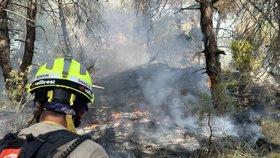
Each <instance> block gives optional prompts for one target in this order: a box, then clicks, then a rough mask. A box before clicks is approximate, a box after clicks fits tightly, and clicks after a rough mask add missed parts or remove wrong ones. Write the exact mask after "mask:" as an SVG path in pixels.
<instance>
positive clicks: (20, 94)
mask: <svg viewBox="0 0 280 158" xmlns="http://www.w3.org/2000/svg"><path fill="white" fill-rule="evenodd" d="M30 70H31V67H29V68H28V70H27V71H26V72H21V71H20V70H12V71H11V72H10V74H9V78H8V79H7V80H6V90H5V91H4V95H5V96H7V98H8V99H9V100H10V102H11V103H12V105H16V106H17V110H19V109H20V108H21V107H22V105H24V104H25V103H26V102H27V101H28V99H27V98H28V97H27V89H26V83H27V76H28V74H29V72H30Z"/></svg>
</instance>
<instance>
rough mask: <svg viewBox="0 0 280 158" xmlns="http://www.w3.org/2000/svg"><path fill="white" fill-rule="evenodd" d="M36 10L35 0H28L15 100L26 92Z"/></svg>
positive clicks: (18, 99) (32, 50) (32, 49)
mask: <svg viewBox="0 0 280 158" xmlns="http://www.w3.org/2000/svg"><path fill="white" fill-rule="evenodd" d="M36 12H37V0H29V1H28V8H27V13H26V16H27V18H28V20H26V37H25V49H24V55H23V58H22V63H21V65H20V69H19V71H18V76H19V78H18V81H17V85H16V86H17V87H16V89H17V93H16V94H17V96H16V100H17V101H20V100H21V99H24V98H23V97H24V96H25V94H26V93H25V92H26V89H25V87H26V84H27V75H28V68H29V67H30V65H31V64H32V59H33V54H34V43H35V36H36V26H35V20H36Z"/></svg>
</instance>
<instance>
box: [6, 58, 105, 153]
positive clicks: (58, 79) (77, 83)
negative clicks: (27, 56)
mask: <svg viewBox="0 0 280 158" xmlns="http://www.w3.org/2000/svg"><path fill="white" fill-rule="evenodd" d="M28 91H29V92H31V93H32V94H35V98H34V106H35V110H34V117H35V118H36V120H37V122H38V123H35V124H33V125H32V126H29V127H27V128H25V129H23V130H22V131H20V132H18V133H9V134H7V135H6V136H5V137H4V139H2V140H0V158H2V157H3V158H4V157H5V158H16V157H22V158H44V157H68V158H81V157H83V158H90V157H91V158H93V157H94V158H108V155H107V153H106V152H105V150H104V149H103V148H102V147H101V146H100V145H98V144H97V143H95V142H94V141H92V140H91V139H90V136H88V135H83V136H80V135H78V134H76V130H75V127H78V126H79V125H80V121H81V120H82V119H83V118H84V115H85V112H86V111H87V110H88V106H87V104H88V103H93V102H94V94H93V92H92V80H91V77H90V75H89V73H88V71H87V70H86V69H85V68H84V67H83V66H82V65H81V64H80V63H79V62H77V61H76V60H74V59H72V57H71V56H66V57H65V58H57V59H55V60H53V61H50V62H48V63H45V64H44V65H43V66H41V67H40V68H39V70H38V72H37V73H36V75H35V79H34V81H33V82H32V83H31V84H30V85H29V87H28Z"/></svg>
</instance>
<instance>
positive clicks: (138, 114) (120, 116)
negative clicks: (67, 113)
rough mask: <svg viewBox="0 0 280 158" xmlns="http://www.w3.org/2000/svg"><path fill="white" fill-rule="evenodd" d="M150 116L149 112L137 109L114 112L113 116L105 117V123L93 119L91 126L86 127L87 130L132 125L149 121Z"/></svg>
mask: <svg viewBox="0 0 280 158" xmlns="http://www.w3.org/2000/svg"><path fill="white" fill-rule="evenodd" d="M147 121H149V116H148V113H147V112H143V111H140V110H135V111H133V112H112V114H111V116H108V117H105V118H104V120H103V121H102V122H103V123H100V122H97V121H93V122H92V123H91V125H90V126H88V127H86V128H85V129H86V130H90V129H98V128H108V127H118V126H124V127H130V126H132V124H133V123H136V122H137V123H139V122H147Z"/></svg>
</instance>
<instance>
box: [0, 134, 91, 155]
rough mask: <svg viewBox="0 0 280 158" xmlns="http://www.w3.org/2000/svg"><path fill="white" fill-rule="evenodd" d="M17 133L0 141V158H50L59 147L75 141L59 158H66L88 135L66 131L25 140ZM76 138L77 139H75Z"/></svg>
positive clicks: (28, 137)
mask: <svg viewBox="0 0 280 158" xmlns="http://www.w3.org/2000/svg"><path fill="white" fill-rule="evenodd" d="M17 134H18V133H8V134H7V135H6V136H5V137H4V138H3V139H1V140H0V158H51V157H53V155H54V154H55V153H56V151H57V150H56V149H57V148H59V147H60V146H62V145H64V144H66V143H68V142H70V141H72V140H74V139H76V140H75V141H74V142H73V143H72V144H71V145H70V146H69V147H68V148H67V149H66V150H65V151H64V152H63V153H62V154H61V155H60V157H67V156H68V155H69V154H70V153H71V152H72V151H73V150H74V149H75V148H76V147H77V146H78V145H79V144H81V143H82V142H83V141H84V140H86V139H90V136H89V135H83V136H79V135H77V134H74V133H72V132H70V131H68V130H58V131H53V132H49V133H46V134H41V135H39V136H38V137H34V136H33V135H32V134H29V135H26V139H21V138H18V137H17ZM77 138H78V139H77Z"/></svg>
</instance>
